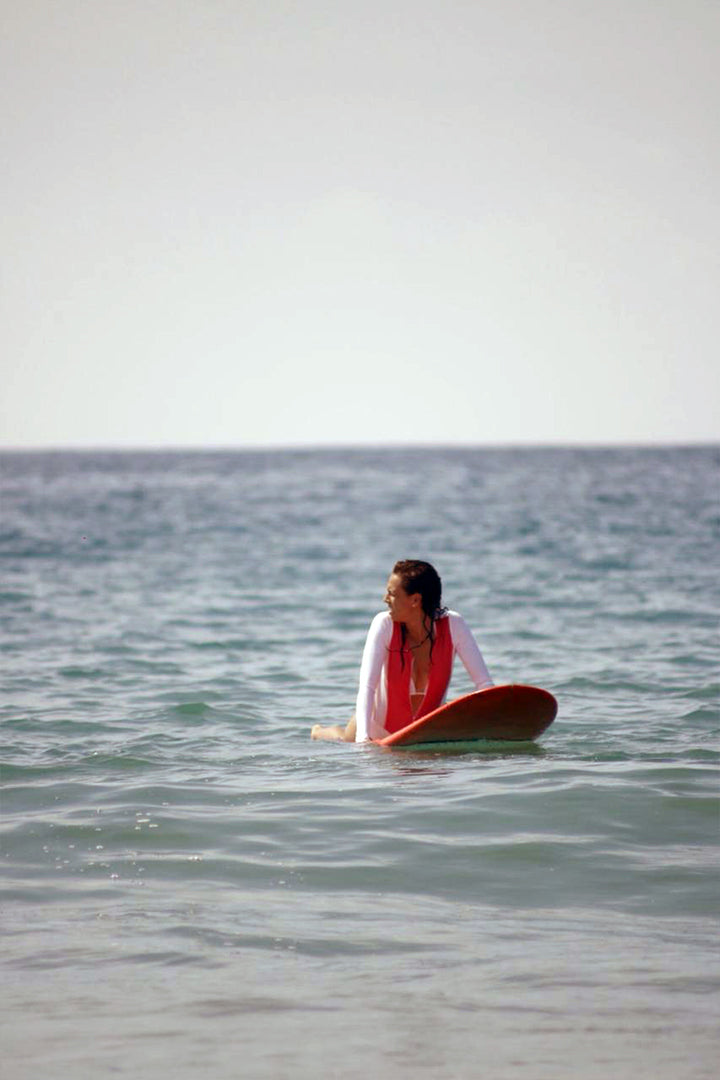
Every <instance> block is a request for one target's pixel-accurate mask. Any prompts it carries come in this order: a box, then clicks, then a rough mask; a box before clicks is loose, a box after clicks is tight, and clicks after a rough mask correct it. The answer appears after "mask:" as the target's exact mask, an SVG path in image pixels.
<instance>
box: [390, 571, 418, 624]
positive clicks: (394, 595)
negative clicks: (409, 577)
mask: <svg viewBox="0 0 720 1080" xmlns="http://www.w3.org/2000/svg"><path fill="white" fill-rule="evenodd" d="M385 603H386V604H387V606H388V610H389V612H390V618H391V619H392V621H393V622H407V621H408V619H412V618H413V617H414V616H417V614H418V612H419V611H420V593H406V592H405V589H404V588H403V584H402V581H401V579H400V575H399V574H391V575H390V577H389V578H388V583H387V587H386V589H385Z"/></svg>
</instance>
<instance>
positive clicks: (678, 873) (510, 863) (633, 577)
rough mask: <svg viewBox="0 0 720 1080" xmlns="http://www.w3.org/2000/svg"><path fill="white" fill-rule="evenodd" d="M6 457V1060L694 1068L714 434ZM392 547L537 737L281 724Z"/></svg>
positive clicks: (343, 700) (352, 628)
mask: <svg viewBox="0 0 720 1080" xmlns="http://www.w3.org/2000/svg"><path fill="white" fill-rule="evenodd" d="M0 464H1V465H2V524H1V526H0V556H1V557H2V571H3V572H2V585H1V586H0V604H1V609H0V610H1V612H2V643H3V657H2V665H3V666H2V675H1V685H2V709H1V711H0V717H1V719H2V725H3V746H4V753H3V774H2V775H3V787H4V791H3V818H2V825H3V848H2V864H3V868H4V871H5V873H4V898H3V932H4V950H3V952H4V965H5V974H4V991H3V998H2V1002H3V1014H4V1035H3V1045H4V1050H3V1060H4V1065H5V1076H6V1077H7V1078H8V1080H19V1078H23V1080H25V1078H30V1077H32V1078H36V1077H39V1076H42V1077H43V1078H44V1080H52V1078H54V1077H58V1078H59V1077H63V1078H64V1077H67V1076H70V1075H72V1076H73V1077H76V1078H81V1080H85V1078H87V1080H90V1078H93V1080H96V1078H97V1077H104V1076H120V1077H123V1076H128V1077H129V1076H133V1077H140V1078H142V1077H152V1078H154V1077H159V1076H160V1075H165V1074H166V1073H169V1074H172V1075H174V1076H176V1077H180V1078H182V1080H185V1078H189V1077H195V1076H197V1075H199V1074H202V1075H208V1076H212V1077H213V1078H214V1080H229V1078H231V1077H232V1078H234V1077H249V1078H256V1077H257V1078H273V1080H275V1078H282V1077H292V1078H301V1080H304V1078H306V1077H307V1078H310V1077H312V1078H315V1077H317V1076H323V1077H337V1078H339V1080H345V1078H348V1080H349V1078H352V1080H355V1078H360V1077H363V1078H364V1077H365V1076H367V1075H375V1076H377V1077H379V1078H380V1080H385V1078H388V1080H389V1078H394V1077H403V1078H404V1077H408V1078H409V1077H417V1076H426V1077H428V1078H430V1077H432V1078H433V1080H435V1078H441V1080H450V1078H462V1080H464V1078H469V1077H476V1076H487V1077H492V1078H493V1080H515V1078H517V1080H558V1078H569V1077H573V1078H575V1077H577V1076H578V1075H583V1076H586V1077H591V1078H597V1080H600V1078H602V1080H607V1078H608V1077H613V1078H625V1077H628V1078H630V1077H632V1078H633V1080H636V1078H639V1077H647V1078H651V1077H652V1078H658V1077H659V1078H666V1077H667V1078H670V1077H672V1078H673V1080H677V1078H678V1077H683V1078H693V1080H695V1078H697V1080H700V1078H705V1077H708V1078H709V1077H711V1076H714V1075H715V1072H716V1062H717V1058H718V1050H719V1049H720V1047H719V1043H720V1040H719V1039H718V1034H717V1016H718V996H719V995H718V990H719V989H720V969H719V967H718V952H719V951H720V950H718V933H717V929H718V927H717V913H718V877H719V876H720V874H719V873H718V857H717V841H718V824H719V821H718V801H717V795H718V784H717V776H718V773H717V764H718V756H719V750H720V745H719V743H718V737H717V736H718V726H719V724H718V712H719V709H718V700H719V695H720V685H719V681H720V644H719V641H718V618H717V615H718V610H719V606H720V605H719V603H718V602H719V600H720V585H719V580H720V579H719V577H718V573H717V570H718V552H719V549H720V501H719V499H718V469H719V466H720V449H719V448H716V447H705V448H703V447H700V448H693V449H688V448H686V449H682V448H659V449H653V450H649V449H644V450H642V449H615V450H583V449H577V450H572V449H567V450H542V451H541V450H532V449H517V450H481V449H452V450H441V449H426V450H420V449H418V450H381V449H377V450H366V451H360V450H356V451H350V450H336V451H330V450H327V451H315V452H312V451H304V452H290V451H275V452H265V453H259V452H258V453H251V452H237V453H231V452H227V453H224V452H207V453H200V452H196V453H183V452H177V453H170V452H167V453H164V452H163V453H161V452H158V453H49V452H48V453H34V454H19V453H15V454H4V455H2V456H0ZM407 556H411V557H412V556H417V557H424V558H429V559H431V560H432V561H433V562H434V563H435V564H436V565H437V567H438V569H439V570H440V572H441V574H442V576H443V581H444V586H445V590H444V593H445V595H444V599H445V601H446V603H448V604H449V605H450V606H452V607H454V608H456V609H457V610H459V611H461V612H462V613H463V615H464V616H465V618H466V619H467V621H468V622H469V624H470V626H471V627H472V628H473V630H474V631H475V633H476V636H477V637H478V640H479V642H480V645H481V648H482V650H483V653H484V655H485V658H486V660H487V662H488V666H489V668H490V671H491V673H492V675H493V677H494V678H495V680H496V681H497V682H526V683H532V684H535V685H539V686H544V687H546V688H547V689H549V690H551V691H552V692H553V693H554V694H555V695H556V697H557V699H558V702H559V714H558V718H557V720H556V722H555V724H554V725H553V727H552V728H551V729H550V730H549V731H548V732H547V733H546V735H545V736H543V737H542V739H541V740H540V741H539V742H538V743H537V744H535V745H533V746H530V747H528V746H521V747H508V748H505V749H502V748H498V747H496V746H490V747H487V748H485V750H484V751H483V752H478V753H459V754H448V753H435V752H432V751H407V750H406V751H404V752H402V753H392V752H389V751H383V750H380V749H379V748H376V747H360V746H358V747H356V746H340V745H333V744H322V743H314V742H311V741H310V740H309V738H308V731H309V727H310V725H311V724H312V723H314V722H316V721H318V720H319V721H322V722H336V721H344V720H345V719H347V717H348V716H349V714H350V712H351V711H352V707H353V698H354V690H355V681H356V678H357V670H358V666H359V660H360V653H361V650H362V644H363V640H364V635H365V631H366V629H367V626H368V624H369V622H370V619H371V618H372V616H373V615H374V614H375V612H376V611H378V610H380V608H381V607H382V603H381V601H382V595H383V587H384V583H385V579H386V576H387V572H388V570H389V568H390V566H391V565H392V563H393V562H394V560H395V559H396V558H401V557H407ZM468 689H469V686H468V683H467V680H466V678H465V677H464V672H463V671H462V669H460V670H457V671H456V674H455V676H454V681H453V687H452V694H453V696H455V695H459V694H461V693H464V692H466V691H467V690H468Z"/></svg>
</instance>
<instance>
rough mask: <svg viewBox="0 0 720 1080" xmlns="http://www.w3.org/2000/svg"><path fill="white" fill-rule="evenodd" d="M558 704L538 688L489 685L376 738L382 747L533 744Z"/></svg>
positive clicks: (550, 722) (550, 695) (552, 718)
mask: <svg viewBox="0 0 720 1080" xmlns="http://www.w3.org/2000/svg"><path fill="white" fill-rule="evenodd" d="M556 715H557V701H556V700H555V698H554V697H553V695H552V694H551V693H549V692H548V691H547V690H541V689H540V688H539V687H537V686H518V685H515V684H513V685H511V686H490V687H488V689H487V690H477V691H475V693H474V694H467V695H466V696H465V697H461V698H456V699H455V701H450V702H448V703H447V704H446V705H441V706H440V708H439V709H435V711H434V712H431V713H428V714H427V716H422V717H421V718H420V719H419V720H413V722H412V723H411V724H408V725H407V726H406V727H404V728H401V729H400V730H399V731H394V732H393V733H392V735H386V736H385V738H384V739H377V740H376V741H377V743H378V745H380V746H390V747H395V746H419V745H424V744H427V743H453V742H463V743H466V742H468V741H475V740H478V739H492V740H493V741H496V740H497V741H499V742H531V741H532V740H533V739H537V737H538V735H542V733H543V731H545V730H547V728H549V727H550V725H551V724H552V722H553V720H554V719H555V716H556Z"/></svg>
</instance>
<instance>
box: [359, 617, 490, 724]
mask: <svg viewBox="0 0 720 1080" xmlns="http://www.w3.org/2000/svg"><path fill="white" fill-rule="evenodd" d="M447 617H448V619H449V620H450V636H451V638H452V643H453V658H454V656H455V654H457V655H458V656H459V657H460V659H461V660H462V662H463V664H464V665H465V670H466V671H467V673H468V675H469V676H470V678H471V679H472V681H473V683H474V684H475V688H476V689H477V690H485V689H486V688H487V687H488V686H493V685H494V684H493V681H492V679H491V678H490V675H489V673H488V669H487V666H486V664H485V661H484V660H483V657H482V653H481V652H480V650H479V648H478V646H477V642H476V641H475V638H474V637H473V635H472V631H471V630H470V627H469V626H468V625H467V623H466V622H465V620H464V619H463V617H462V615H458V613H457V611H449V612H448V614H447ZM392 632H393V622H392V619H391V618H390V614H389V613H388V612H387V611H381V612H380V613H379V614H378V615H376V616H375V618H374V619H373V621H372V622H371V624H370V629H369V631H368V636H367V639H366V641H365V648H364V649H363V656H362V663H361V665H360V683H359V687H358V696H357V702H356V705H355V721H356V724H357V731H356V735H355V741H356V742H368V741H369V740H370V739H380V738H382V736H383V735H385V734H386V732H385V726H384V725H385V718H386V716H387V658H388V648H389V646H390V641H391V639H392ZM448 682H449V676H448ZM445 690H446V692H447V687H446V688H445Z"/></svg>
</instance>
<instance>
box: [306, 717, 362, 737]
mask: <svg viewBox="0 0 720 1080" xmlns="http://www.w3.org/2000/svg"><path fill="white" fill-rule="evenodd" d="M355 728H356V725H355V716H354V715H353V716H352V717H351V719H350V722H349V723H348V724H347V726H346V727H342V725H340V724H329V725H328V726H327V727H323V725H322V724H314V725H313V727H312V730H311V731H310V738H311V739H325V740H326V741H327V742H355Z"/></svg>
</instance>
